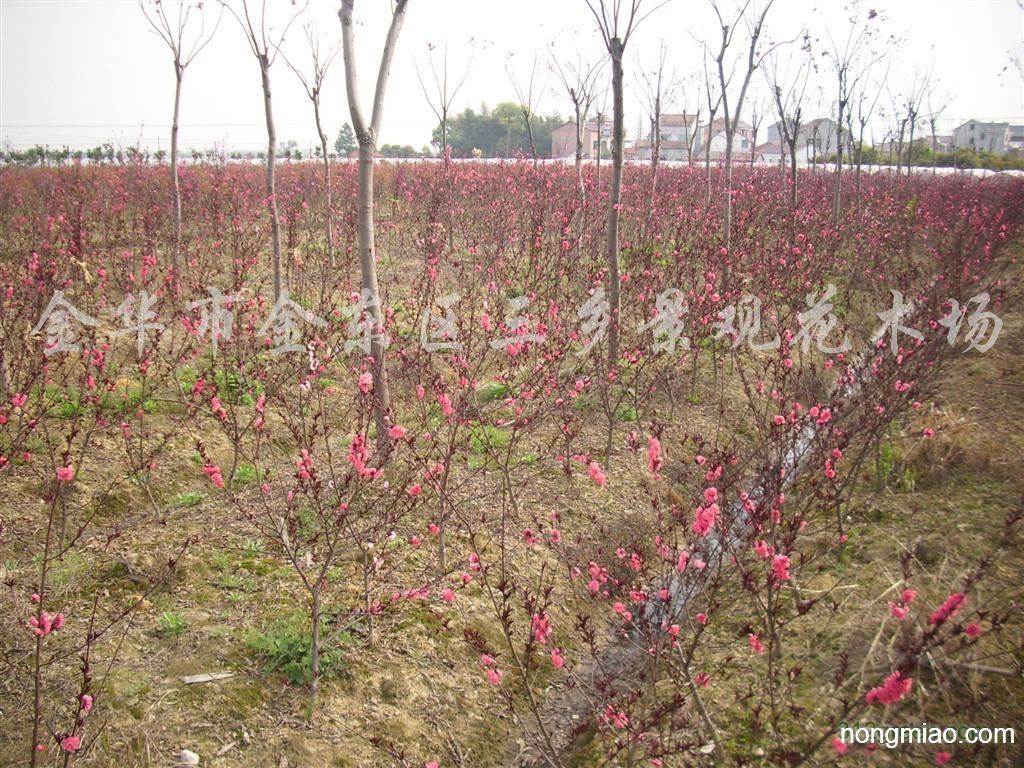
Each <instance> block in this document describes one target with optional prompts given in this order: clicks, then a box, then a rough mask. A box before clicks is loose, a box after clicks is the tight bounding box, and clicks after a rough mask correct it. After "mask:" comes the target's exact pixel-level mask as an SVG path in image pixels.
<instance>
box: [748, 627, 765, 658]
mask: <svg viewBox="0 0 1024 768" xmlns="http://www.w3.org/2000/svg"><path fill="white" fill-rule="evenodd" d="M747 642H749V643H750V648H751V650H753V652H754V653H763V652H764V646H763V645H762V644H761V638H759V637H758V636H757V635H755V634H754V633H753V632H751V633H750V634H748V635H747Z"/></svg>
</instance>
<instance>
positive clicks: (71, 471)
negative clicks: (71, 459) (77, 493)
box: [57, 464, 75, 483]
mask: <svg viewBox="0 0 1024 768" xmlns="http://www.w3.org/2000/svg"><path fill="white" fill-rule="evenodd" d="M74 479H75V468H74V467H73V466H71V465H70V464H68V465H67V466H66V467H60V468H59V469H58V470H57V480H59V481H60V482H62V483H70V482H71V481H72V480H74Z"/></svg>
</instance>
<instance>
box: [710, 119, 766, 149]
mask: <svg viewBox="0 0 1024 768" xmlns="http://www.w3.org/2000/svg"><path fill="white" fill-rule="evenodd" d="M703 133H704V135H703V142H702V146H703V149H702V150H701V151H702V152H705V153H706V152H707V150H708V145H709V144H710V150H711V159H712V160H722V159H724V158H725V147H726V136H727V131H726V124H725V118H723V117H719V118H715V119H714V120H712V121H711V122H710V123H708V124H707V125H705V126H704V131H703ZM753 143H754V128H753V126H751V125H750V124H749V123H745V122H743V121H742V120H741V121H740V122H739V123H737V125H736V131H735V133H734V134H733V137H732V154H733V157H737V156H741V155H743V154H744V153H747V154H749V153H750V148H751V146H752V145H753Z"/></svg>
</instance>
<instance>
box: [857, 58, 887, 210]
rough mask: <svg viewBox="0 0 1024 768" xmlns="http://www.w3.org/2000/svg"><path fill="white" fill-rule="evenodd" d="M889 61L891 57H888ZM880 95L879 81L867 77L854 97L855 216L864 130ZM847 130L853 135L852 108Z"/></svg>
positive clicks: (859, 197)
mask: <svg viewBox="0 0 1024 768" xmlns="http://www.w3.org/2000/svg"><path fill="white" fill-rule="evenodd" d="M890 63H891V59H890ZM888 75H889V65H888V64H887V65H886V68H885V74H884V75H883V76H882V81H883V82H884V81H885V80H887V79H888ZM881 95H882V87H881V83H874V82H872V80H871V79H869V78H868V77H865V78H862V79H861V81H860V89H859V93H858V95H857V98H856V99H855V104H856V107H857V142H856V145H855V146H854V149H853V151H854V199H855V200H856V201H857V202H856V205H857V217H858V218H860V213H861V196H860V189H861V168H862V166H863V164H864V131H865V130H866V129H867V124H868V121H869V120H870V119H871V115H872V114H873V113H874V111H875V107H876V106H877V104H878V99H879V97H880V96H881ZM846 125H847V132H848V133H849V135H850V136H851V137H852V136H853V109H849V110H847V123H846Z"/></svg>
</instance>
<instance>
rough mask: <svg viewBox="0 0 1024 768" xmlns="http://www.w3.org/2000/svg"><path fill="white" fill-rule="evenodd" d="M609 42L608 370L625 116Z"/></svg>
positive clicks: (615, 347) (618, 57)
mask: <svg viewBox="0 0 1024 768" xmlns="http://www.w3.org/2000/svg"><path fill="white" fill-rule="evenodd" d="M611 43H612V45H611V47H612V103H613V115H612V188H611V195H610V197H609V199H608V288H609V290H608V302H609V304H610V312H611V323H609V326H608V368H609V370H611V369H612V368H614V367H615V364H616V363H617V362H618V359H619V322H620V317H619V312H620V296H619V293H620V285H619V205H620V201H621V200H622V165H623V146H622V145H623V143H624V139H625V125H624V122H625V115H624V113H623V109H624V104H623V94H622V54H623V45H622V41H621V40H619V38H617V37H614V38H612V41H611Z"/></svg>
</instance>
